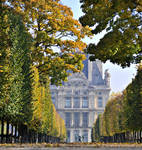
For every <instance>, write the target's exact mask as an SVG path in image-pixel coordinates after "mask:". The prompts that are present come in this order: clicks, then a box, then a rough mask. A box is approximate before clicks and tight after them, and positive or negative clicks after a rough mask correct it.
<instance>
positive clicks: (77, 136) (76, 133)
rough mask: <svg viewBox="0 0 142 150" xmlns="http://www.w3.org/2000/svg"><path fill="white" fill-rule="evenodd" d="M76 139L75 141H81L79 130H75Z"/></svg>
mask: <svg viewBox="0 0 142 150" xmlns="http://www.w3.org/2000/svg"><path fill="white" fill-rule="evenodd" d="M74 141H75V142H78V141H79V130H74Z"/></svg>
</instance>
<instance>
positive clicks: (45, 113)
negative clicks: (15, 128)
mask: <svg viewBox="0 0 142 150" xmlns="http://www.w3.org/2000/svg"><path fill="white" fill-rule="evenodd" d="M33 72H34V74H33V92H32V96H33V102H32V104H33V105H32V107H33V117H32V120H31V123H30V128H32V129H34V130H35V131H37V132H42V133H46V134H48V135H51V136H55V137H61V138H65V137H66V128H65V124H64V121H63V119H62V118H61V117H60V116H59V115H58V114H57V112H56V109H55V107H54V105H53V103H52V100H51V94H50V86H49V85H50V80H49V77H48V76H44V75H43V74H42V75H41V74H39V71H38V69H37V68H36V67H33Z"/></svg>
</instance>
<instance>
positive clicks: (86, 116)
mask: <svg viewBox="0 0 142 150" xmlns="http://www.w3.org/2000/svg"><path fill="white" fill-rule="evenodd" d="M82 115H83V120H82V126H83V127H88V112H83V114H82Z"/></svg>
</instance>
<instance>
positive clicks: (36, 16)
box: [3, 0, 90, 85]
mask: <svg viewBox="0 0 142 150" xmlns="http://www.w3.org/2000/svg"><path fill="white" fill-rule="evenodd" d="M5 1H6V0H3V5H6V6H7V5H10V6H11V7H13V8H14V10H15V12H16V13H18V14H21V15H22V16H23V20H24V21H25V26H26V27H27V30H28V31H29V32H31V34H32V36H33V39H34V41H33V48H32V61H33V62H36V63H35V64H36V67H38V69H39V71H40V73H44V74H46V75H48V76H49V77H50V80H51V83H52V84H53V83H54V84H56V85H58V84H61V83H62V80H66V79H67V76H68V75H69V74H68V72H67V71H68V70H71V71H73V72H77V71H80V70H81V69H82V68H83V64H82V60H84V59H85V55H84V54H83V50H84V49H85V48H86V44H85V43H84V42H82V39H83V38H84V37H85V35H87V36H89V35H90V30H89V28H88V27H82V26H81V25H80V23H79V22H78V21H77V20H74V19H73V14H72V11H71V9H70V8H68V7H66V6H64V5H62V4H61V3H60V0H57V1H54V0H44V1H38V0H30V1H29V0H25V1H21V0H20V1H19V0H18V1H17V0H15V1H11V0H8V2H9V3H4V2H5Z"/></svg>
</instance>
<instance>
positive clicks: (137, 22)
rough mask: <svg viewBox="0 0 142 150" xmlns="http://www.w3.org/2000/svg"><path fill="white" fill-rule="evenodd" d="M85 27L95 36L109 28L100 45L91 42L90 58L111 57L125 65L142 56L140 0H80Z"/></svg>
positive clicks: (107, 58) (141, 11) (141, 10)
mask: <svg viewBox="0 0 142 150" xmlns="http://www.w3.org/2000/svg"><path fill="white" fill-rule="evenodd" d="M80 2H81V3H82V5H81V8H82V11H83V13H84V15H83V16H82V17H80V19H79V20H80V22H81V23H82V25H83V26H86V25H88V26H89V27H92V33H93V34H94V35H96V34H98V33H101V32H102V31H106V34H105V35H104V37H103V38H102V39H100V41H99V42H98V43H97V44H94V43H91V44H89V46H88V48H87V53H89V54H91V56H90V60H95V59H100V60H101V61H103V62H106V61H107V60H110V61H111V62H112V63H116V64H119V65H121V66H122V67H126V66H130V64H131V63H138V62H140V60H141V59H142V2H141V1H140V0H135V1H134V0H111V1H110V0H105V1H104V0H99V1H98V0H80Z"/></svg>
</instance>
